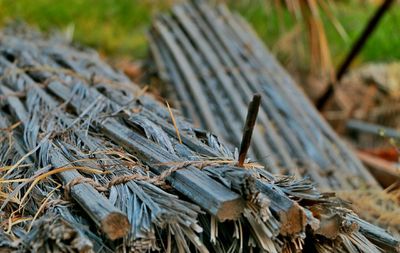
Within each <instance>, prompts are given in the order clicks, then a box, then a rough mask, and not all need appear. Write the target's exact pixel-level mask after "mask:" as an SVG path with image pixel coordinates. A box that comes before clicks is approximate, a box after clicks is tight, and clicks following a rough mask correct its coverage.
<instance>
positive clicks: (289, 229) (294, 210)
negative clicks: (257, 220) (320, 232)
mask: <svg viewBox="0 0 400 253" xmlns="http://www.w3.org/2000/svg"><path fill="white" fill-rule="evenodd" d="M279 216H280V222H281V234H282V235H283V236H289V235H293V234H297V233H300V232H301V231H303V230H304V229H305V226H306V224H307V217H306V213H305V212H304V210H303V209H302V207H301V206H300V205H299V204H297V203H295V202H293V205H292V206H291V207H290V208H289V210H288V211H287V212H281V213H280V214H279Z"/></svg>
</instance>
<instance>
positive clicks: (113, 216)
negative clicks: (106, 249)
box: [101, 212, 130, 240]
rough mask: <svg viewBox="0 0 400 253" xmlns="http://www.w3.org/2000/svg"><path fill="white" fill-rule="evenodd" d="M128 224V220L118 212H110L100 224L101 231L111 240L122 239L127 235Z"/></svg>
mask: <svg viewBox="0 0 400 253" xmlns="http://www.w3.org/2000/svg"><path fill="white" fill-rule="evenodd" d="M129 228H130V224H129V221H128V218H127V217H126V216H125V215H124V214H122V213H118V212H112V213H110V214H109V215H107V217H106V218H105V219H103V220H102V222H101V229H102V230H103V232H104V233H105V234H106V235H107V236H108V238H110V239H111V240H116V239H118V238H121V237H124V236H125V235H127V234H128V232H129Z"/></svg>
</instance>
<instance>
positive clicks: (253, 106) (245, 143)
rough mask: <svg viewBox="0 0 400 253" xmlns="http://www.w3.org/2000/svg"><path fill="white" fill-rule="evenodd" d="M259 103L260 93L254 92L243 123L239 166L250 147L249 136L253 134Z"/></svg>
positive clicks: (241, 164)
mask: <svg viewBox="0 0 400 253" xmlns="http://www.w3.org/2000/svg"><path fill="white" fill-rule="evenodd" d="M260 104H261V95H260V94H258V93H257V94H254V96H253V100H252V101H251V102H250V104H249V109H248V110H247V118H246V122H245V124H244V129H243V137H242V142H241V144H240V152H239V162H238V165H239V166H240V167H242V166H243V163H244V159H245V158H246V155H247V151H248V150H249V147H250V142H251V136H252V134H253V129H254V125H255V124H256V119H257V114H258V109H259V108H260Z"/></svg>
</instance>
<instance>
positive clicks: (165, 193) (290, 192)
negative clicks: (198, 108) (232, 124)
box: [0, 30, 400, 252]
mask: <svg viewBox="0 0 400 253" xmlns="http://www.w3.org/2000/svg"><path fill="white" fill-rule="evenodd" d="M15 34H18V32H17V30H11V31H10V32H7V31H5V32H3V33H1V34H0V96H1V103H0V128H1V131H0V138H1V142H0V151H1V153H0V154H1V156H0V158H1V160H0V163H1V164H0V166H1V168H0V176H1V178H0V186H1V188H0V198H1V203H2V206H1V213H0V214H1V215H0V224H1V226H2V230H1V232H0V238H1V243H0V250H8V251H15V250H21V251H25V252H92V251H95V252H152V251H161V252H252V251H260V252H299V251H307V252H309V251H311V250H314V251H317V252H327V251H332V250H333V249H334V250H336V251H338V252H380V251H386V252H396V251H399V249H400V248H399V247H400V242H399V241H398V240H396V239H395V238H393V237H392V236H391V235H389V234H388V233H386V232H385V231H384V230H382V229H380V228H378V227H376V226H373V225H371V224H369V223H367V222H365V221H363V220H361V219H359V218H358V217H357V216H356V215H355V214H354V213H353V212H352V211H350V210H349V209H347V208H345V204H344V203H342V202H341V201H340V200H338V199H335V198H334V197H332V196H331V195H330V194H322V193H320V192H318V191H317V190H316V188H315V187H314V185H313V184H312V183H310V182H309V181H308V180H303V179H295V178H293V177H286V176H283V177H282V176H274V175H272V174H270V173H269V172H268V171H267V170H265V169H264V168H263V167H262V166H260V165H258V164H255V163H249V162H248V160H247V161H245V163H244V164H243V167H238V166H236V160H237V159H236V158H237V157H235V155H234V153H232V152H231V151H230V150H229V149H228V148H227V147H225V146H224V145H223V144H222V143H221V142H219V140H218V138H217V137H216V136H214V135H212V134H210V133H208V132H205V131H200V130H196V129H194V128H193V127H192V125H191V124H189V123H188V122H186V121H185V120H184V119H182V118H181V117H180V116H179V115H177V113H176V112H172V111H170V110H168V109H167V108H166V107H164V106H163V105H161V104H159V103H158V102H156V101H155V100H154V99H153V98H152V97H150V96H148V95H145V94H143V92H142V91H141V90H140V89H139V88H138V87H137V86H136V85H134V84H132V83H131V82H129V80H128V79H127V78H126V77H125V76H124V75H122V74H120V73H118V72H116V71H114V70H113V69H112V68H110V67H109V66H107V65H106V64H105V63H103V62H102V61H101V60H100V59H99V57H98V56H97V55H96V54H95V53H94V52H91V51H89V50H77V49H74V48H72V47H71V46H69V45H68V44H67V43H64V42H63V41H62V40H60V39H57V38H51V39H44V38H43V37H41V36H40V34H36V33H32V32H31V33H28V34H26V33H22V34H18V35H15ZM199 94H200V93H199ZM209 120H211V121H212V120H213V119H212V118H210V119H209Z"/></svg>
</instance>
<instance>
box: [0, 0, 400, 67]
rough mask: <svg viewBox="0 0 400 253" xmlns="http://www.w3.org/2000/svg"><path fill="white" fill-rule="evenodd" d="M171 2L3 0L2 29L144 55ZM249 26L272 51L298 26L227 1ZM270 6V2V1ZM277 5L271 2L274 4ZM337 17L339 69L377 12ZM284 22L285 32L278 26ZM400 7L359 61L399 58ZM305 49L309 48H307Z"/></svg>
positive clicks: (360, 8) (259, 4)
mask: <svg viewBox="0 0 400 253" xmlns="http://www.w3.org/2000/svg"><path fill="white" fill-rule="evenodd" d="M172 2H173V1H162V0H118V1H111V0H56V1H53V0H35V1H32V0H0V26H1V25H4V24H6V23H7V22H9V21H11V20H15V19H18V20H22V21H25V22H27V23H28V24H31V25H35V26H38V27H39V28H40V29H42V30H45V31H52V30H53V29H59V30H66V29H67V28H69V29H71V28H73V31H74V33H73V39H74V40H75V41H77V42H79V43H82V44H84V45H88V46H91V47H95V48H97V49H98V50H99V51H100V52H102V53H104V54H106V55H108V56H111V57H120V56H125V57H131V58H135V59H140V58H143V57H145V56H146V52H147V50H146V49H147V45H146V44H147V43H146V37H145V33H146V30H147V28H148V26H149V24H150V21H151V18H152V16H153V15H156V13H157V12H159V11H162V10H165V9H167V8H168V6H169V5H170V4H171V3H172ZM227 2H228V3H229V5H230V6H231V7H232V8H233V9H235V10H237V11H238V12H240V13H241V14H242V15H244V17H245V18H246V19H247V20H248V21H250V23H251V24H252V25H253V26H254V27H255V29H256V31H257V32H258V33H259V35H260V36H261V38H262V39H263V40H264V41H265V42H266V43H267V45H268V46H270V47H271V48H274V47H275V46H276V43H277V42H278V41H281V39H282V36H284V34H288V33H290V31H291V30H292V29H293V27H295V25H296V22H295V21H293V19H292V18H291V17H290V15H289V14H288V13H284V15H283V16H278V15H277V12H276V10H275V9H274V8H273V7H272V6H271V5H268V4H265V1H261V0H253V1H251V0H250V1H249V0H247V1H234V0H231V1H227ZM267 2H268V1H267ZM270 2H273V1H270ZM335 2H336V4H335V8H334V10H333V13H334V14H335V16H336V17H337V18H338V20H339V21H340V22H341V24H342V25H343V27H344V28H345V30H346V32H347V33H348V35H349V39H348V40H344V39H343V38H342V37H341V36H340V35H339V34H338V33H337V32H336V31H335V29H334V28H333V26H332V25H331V24H330V23H329V21H327V20H324V22H325V23H326V26H325V27H326V30H327V36H328V40H329V43H330V48H331V53H332V58H333V62H334V63H335V64H337V63H338V62H339V61H340V60H341V59H342V58H343V57H344V54H345V53H346V52H347V51H348V50H349V48H350V46H351V43H352V42H353V41H354V39H355V38H356V36H357V35H358V34H359V33H360V32H361V30H362V28H363V26H364V25H365V23H366V22H367V20H368V18H369V17H370V16H371V14H372V13H373V11H374V10H375V9H376V8H377V6H376V4H373V3H370V1H360V0H358V1H356V0H354V1H335ZM282 20H283V21H284V22H285V24H286V29H285V30H282V29H281V28H280V27H281V26H280V25H279V22H281V21H282ZM399 27H400V6H398V5H397V6H394V7H393V8H392V9H391V10H390V12H389V13H387V15H386V16H385V18H384V19H383V20H382V23H381V24H380V26H379V29H378V30H377V31H376V32H375V33H374V34H373V36H372V37H371V38H370V40H369V42H368V44H367V45H366V47H365V48H364V50H363V51H362V53H361V56H360V57H359V59H358V62H364V61H393V60H398V59H400V50H399V49H398V46H399V45H400V33H399V29H400V28H399ZM305 44H306V43H305Z"/></svg>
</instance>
